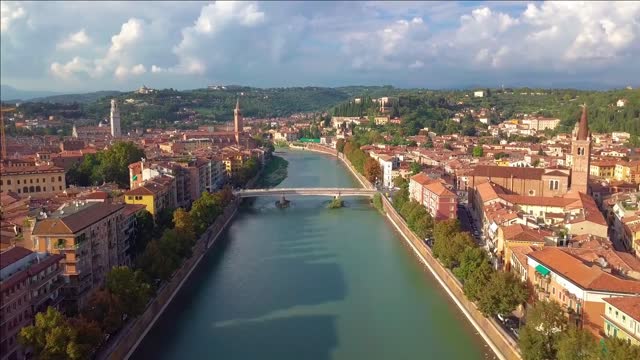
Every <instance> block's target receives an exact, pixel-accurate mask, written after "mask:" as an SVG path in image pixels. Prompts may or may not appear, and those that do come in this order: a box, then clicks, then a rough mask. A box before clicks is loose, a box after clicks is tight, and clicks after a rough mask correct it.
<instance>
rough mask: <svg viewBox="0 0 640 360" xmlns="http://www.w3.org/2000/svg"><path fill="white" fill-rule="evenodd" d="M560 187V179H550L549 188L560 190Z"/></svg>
mask: <svg viewBox="0 0 640 360" xmlns="http://www.w3.org/2000/svg"><path fill="white" fill-rule="evenodd" d="M559 188H560V181H558V180H549V190H558V189H559Z"/></svg>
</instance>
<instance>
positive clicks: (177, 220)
mask: <svg viewBox="0 0 640 360" xmlns="http://www.w3.org/2000/svg"><path fill="white" fill-rule="evenodd" d="M173 224H174V229H176V231H177V232H178V233H180V234H181V235H182V236H185V237H187V238H191V239H194V240H195V238H196V233H195V227H194V226H193V219H191V214H190V213H188V212H187V211H185V210H184V209H183V208H177V209H176V210H175V211H174V212H173Z"/></svg>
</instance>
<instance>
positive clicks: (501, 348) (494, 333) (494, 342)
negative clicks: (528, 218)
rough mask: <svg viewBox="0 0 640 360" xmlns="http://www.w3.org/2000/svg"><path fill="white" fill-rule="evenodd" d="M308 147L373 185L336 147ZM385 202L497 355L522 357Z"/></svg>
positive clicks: (397, 224)
mask: <svg viewBox="0 0 640 360" xmlns="http://www.w3.org/2000/svg"><path fill="white" fill-rule="evenodd" d="M307 149H308V150H312V151H317V152H322V153H325V154H330V155H333V156H337V157H338V158H339V159H341V160H342V161H343V162H344V164H345V165H346V166H347V168H349V170H350V171H351V172H352V173H353V174H354V176H355V177H356V178H357V179H358V180H359V181H360V183H361V184H362V186H363V187H365V188H373V186H372V185H371V183H370V182H369V181H368V180H367V179H366V178H364V177H363V176H362V175H360V173H358V172H357V171H356V170H355V168H354V167H353V166H352V165H351V163H350V162H349V160H348V159H346V158H345V157H344V154H340V153H338V152H337V151H336V150H335V149H332V148H329V147H326V146H322V145H315V144H309V145H307ZM382 203H383V209H384V212H385V215H386V217H387V219H388V220H389V221H390V222H391V224H392V225H393V226H394V228H395V229H396V230H397V231H398V232H399V233H400V235H402V237H403V238H404V239H405V240H406V242H407V244H408V246H409V247H410V248H412V249H413V251H414V253H415V254H416V256H417V257H418V259H419V260H420V261H421V262H422V263H423V264H424V265H425V266H426V267H427V269H429V271H430V272H431V274H432V275H433V276H434V277H435V278H436V280H437V281H438V282H439V283H440V285H441V286H442V287H443V288H444V290H445V291H446V292H447V294H449V296H450V297H451V299H452V300H453V301H454V302H455V304H456V305H457V306H458V308H460V310H461V311H462V313H463V314H464V315H465V316H466V317H467V319H468V320H469V322H471V324H472V325H473V326H474V328H475V329H476V330H477V331H478V333H479V334H480V335H481V336H482V338H483V339H484V340H485V341H486V342H487V344H488V345H489V346H490V347H491V349H492V350H493V352H494V353H495V354H496V356H497V357H498V358H500V359H501V360H516V359H521V356H520V351H519V349H518V345H517V343H516V342H515V341H514V340H513V338H512V337H511V336H509V334H507V333H506V332H505V331H504V330H503V329H502V327H501V326H500V325H499V324H498V323H497V322H496V321H495V320H493V319H489V318H487V317H485V316H484V315H483V314H482V313H481V312H480V311H479V310H478V308H477V307H476V305H475V304H474V303H473V302H472V301H469V300H468V299H467V298H466V296H465V295H464V290H463V288H462V284H461V283H460V281H459V280H458V279H457V278H456V277H455V275H453V273H452V272H451V271H450V270H449V269H447V268H445V267H444V266H442V265H441V264H440V263H439V262H438V260H437V259H436V258H435V257H434V256H433V253H432V252H431V249H430V248H429V247H428V246H426V245H425V244H424V242H423V241H422V240H421V239H420V238H419V237H418V236H416V235H415V234H414V233H413V231H411V229H409V226H408V225H407V223H406V222H405V221H404V219H402V217H401V216H400V214H398V212H397V211H396V210H395V209H394V208H393V205H392V204H391V202H390V201H389V199H387V198H386V197H385V196H382Z"/></svg>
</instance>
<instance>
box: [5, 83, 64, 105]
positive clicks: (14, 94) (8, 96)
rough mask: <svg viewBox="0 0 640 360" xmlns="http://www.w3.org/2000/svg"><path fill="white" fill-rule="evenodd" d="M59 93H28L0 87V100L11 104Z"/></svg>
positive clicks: (9, 87) (10, 87)
mask: <svg viewBox="0 0 640 360" xmlns="http://www.w3.org/2000/svg"><path fill="white" fill-rule="evenodd" d="M57 94H59V93H56V92H53V91H28V90H20V89H16V88H14V87H13V86H9V85H0V100H2V101H7V102H13V101H20V100H22V101H25V100H31V99H35V98H38V97H43V96H51V95H57Z"/></svg>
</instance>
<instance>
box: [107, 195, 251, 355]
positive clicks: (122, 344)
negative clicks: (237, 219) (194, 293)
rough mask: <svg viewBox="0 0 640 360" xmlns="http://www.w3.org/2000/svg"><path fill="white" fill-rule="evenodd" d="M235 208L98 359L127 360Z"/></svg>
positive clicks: (235, 205) (202, 238)
mask: <svg viewBox="0 0 640 360" xmlns="http://www.w3.org/2000/svg"><path fill="white" fill-rule="evenodd" d="M238 204H239V201H238V200H236V201H234V202H233V203H232V204H230V205H229V206H227V208H226V209H225V210H224V212H223V214H222V215H220V216H218V218H217V219H216V221H215V222H214V223H213V224H212V225H211V226H209V228H208V229H207V230H206V231H205V232H204V234H202V236H200V238H199V239H198V241H197V242H196V245H195V246H194V247H193V255H192V256H191V257H190V258H188V259H186V260H185V261H184V263H183V264H182V266H181V267H180V268H179V269H178V270H176V272H175V273H173V276H172V277H171V279H169V281H168V282H166V283H165V284H164V285H162V287H160V289H158V292H157V293H156V296H155V298H153V300H151V301H150V302H149V304H148V305H147V308H146V310H145V311H144V312H143V313H142V315H140V316H139V317H137V318H136V319H134V320H133V321H132V322H130V323H129V324H127V326H125V328H123V329H122V330H121V333H120V334H118V338H117V340H116V341H114V342H113V343H112V344H110V347H109V349H106V350H105V351H102V353H103V354H105V355H104V356H99V358H102V359H110V360H111V359H113V360H116V359H127V358H128V357H129V356H130V355H131V354H132V353H133V351H135V349H136V347H137V346H138V344H139V343H140V341H141V340H142V339H143V338H144V336H145V335H146V334H147V332H148V331H149V330H150V329H151V327H152V326H153V324H155V322H156V320H158V318H159V317H160V315H162V313H163V312H164V309H165V308H166V307H167V305H169V303H170V302H171V300H172V299H173V297H174V296H175V295H176V294H177V293H178V291H179V290H180V289H181V288H182V285H183V284H184V282H185V281H186V280H187V279H188V278H189V275H191V273H192V272H193V270H194V269H195V268H196V267H197V266H198V264H199V263H200V261H201V260H202V258H203V257H204V255H205V254H206V253H207V251H208V249H209V248H211V246H212V245H213V244H214V243H215V241H216V240H217V239H218V237H219V235H220V234H221V233H222V231H223V230H224V229H225V227H226V226H227V225H228V224H229V222H231V220H232V219H233V217H234V216H235V214H236V212H237V209H238Z"/></svg>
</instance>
